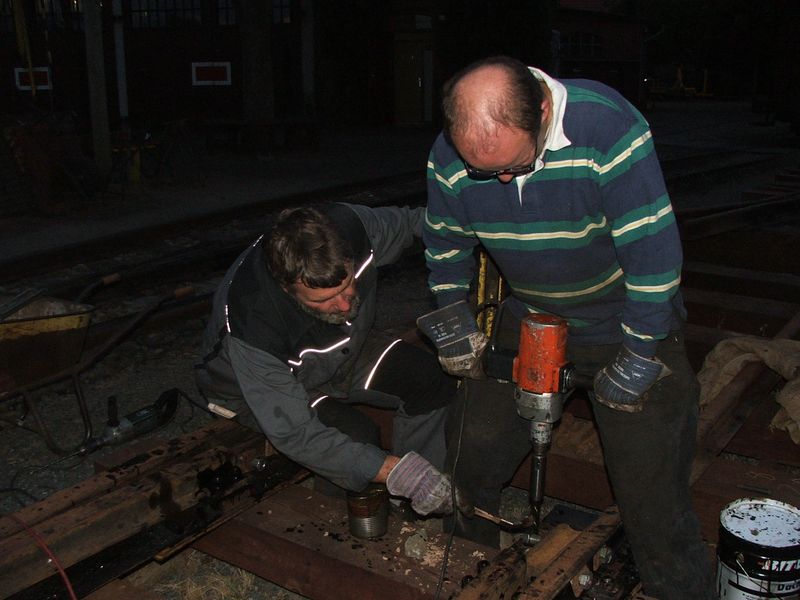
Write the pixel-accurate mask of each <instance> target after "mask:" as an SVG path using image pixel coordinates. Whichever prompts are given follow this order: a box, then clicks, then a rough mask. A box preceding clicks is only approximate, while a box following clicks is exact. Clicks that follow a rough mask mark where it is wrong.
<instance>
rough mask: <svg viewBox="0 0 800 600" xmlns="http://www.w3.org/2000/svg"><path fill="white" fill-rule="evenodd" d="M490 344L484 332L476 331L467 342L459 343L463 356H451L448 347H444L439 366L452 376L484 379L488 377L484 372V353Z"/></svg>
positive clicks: (440, 353)
mask: <svg viewBox="0 0 800 600" xmlns="http://www.w3.org/2000/svg"><path fill="white" fill-rule="evenodd" d="M466 342H468V344H467V343H466ZM488 344H489V338H487V337H486V335H485V334H484V333H483V332H481V331H476V332H475V333H472V334H470V335H469V336H468V337H467V339H466V340H461V341H460V342H459V346H460V349H461V350H462V351H463V354H458V355H456V356H449V354H450V352H448V347H447V346H443V347H442V348H441V350H440V351H439V356H438V358H439V364H440V365H442V368H443V369H444V370H445V372H447V373H450V375H455V376H456V377H469V378H471V379H483V378H485V377H486V374H485V373H484V371H483V353H484V351H485V350H486V346H487V345H488ZM465 346H467V347H465Z"/></svg>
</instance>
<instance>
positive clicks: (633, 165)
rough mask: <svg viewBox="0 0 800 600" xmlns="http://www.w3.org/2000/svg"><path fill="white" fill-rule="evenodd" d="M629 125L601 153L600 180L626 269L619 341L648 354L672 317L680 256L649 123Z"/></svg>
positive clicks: (614, 235) (661, 337) (631, 123)
mask: <svg viewBox="0 0 800 600" xmlns="http://www.w3.org/2000/svg"><path fill="white" fill-rule="evenodd" d="M627 124H628V125H629V127H628V129H627V130H624V131H622V132H621V135H620V136H619V140H618V142H617V143H616V144H615V145H614V146H613V147H612V148H611V149H610V151H609V152H607V154H606V155H605V156H603V157H600V160H601V161H602V162H601V164H602V167H601V168H600V176H599V179H600V187H601V196H602V202H603V210H604V212H605V214H606V217H607V218H608V220H609V224H610V227H611V236H612V239H613V242H614V247H615V249H616V252H617V260H618V261H619V264H620V267H621V268H622V271H623V274H624V281H625V293H626V296H625V303H624V306H623V313H622V322H621V327H622V331H623V336H624V337H623V343H624V344H625V346H627V347H628V348H629V349H630V350H632V351H633V352H635V353H636V354H640V355H642V356H647V357H650V356H653V355H655V351H656V347H657V344H658V340H661V339H664V338H665V337H666V336H667V334H668V333H669V330H670V326H671V324H672V322H673V320H674V313H675V309H674V306H673V300H674V299H675V297H676V294H677V293H678V288H679V284H680V273H681V263H682V260H683V255H682V250H681V242H680V237H679V234H678V228H677V224H676V222H675V214H674V213H673V210H672V204H671V202H670V198H669V195H668V193H667V190H666V185H665V183H664V177H663V174H662V172H661V167H660V165H659V162H658V158H657V156H656V151H655V146H654V144H653V139H652V135H651V132H650V129H649V126H648V124H647V122H646V121H645V120H644V118H643V117H641V115H639V116H638V119H637V120H634V121H632V122H631V121H627Z"/></svg>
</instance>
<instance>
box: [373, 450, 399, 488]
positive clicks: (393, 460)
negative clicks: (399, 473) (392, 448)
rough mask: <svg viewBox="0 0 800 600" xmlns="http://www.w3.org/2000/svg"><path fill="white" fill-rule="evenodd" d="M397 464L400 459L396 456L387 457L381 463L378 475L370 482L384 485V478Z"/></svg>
mask: <svg viewBox="0 0 800 600" xmlns="http://www.w3.org/2000/svg"><path fill="white" fill-rule="evenodd" d="M399 462H400V458H399V457H398V456H392V455H391V454H390V455H388V456H387V457H386V459H385V460H384V461H383V464H382V465H381V468H380V469H379V470H378V474H377V475H375V478H374V479H373V480H372V481H374V482H375V483H386V478H387V477H388V476H389V473H390V472H391V470H392V469H394V467H395V465H396V464H397V463H399Z"/></svg>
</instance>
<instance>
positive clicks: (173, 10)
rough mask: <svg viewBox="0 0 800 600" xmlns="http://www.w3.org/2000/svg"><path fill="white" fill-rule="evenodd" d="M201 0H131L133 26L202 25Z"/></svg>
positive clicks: (173, 26)
mask: <svg viewBox="0 0 800 600" xmlns="http://www.w3.org/2000/svg"><path fill="white" fill-rule="evenodd" d="M200 1H201V0H130V2H131V27H133V28H135V29H158V28H167V27H169V28H179V27H193V26H195V25H200V22H201V18H200Z"/></svg>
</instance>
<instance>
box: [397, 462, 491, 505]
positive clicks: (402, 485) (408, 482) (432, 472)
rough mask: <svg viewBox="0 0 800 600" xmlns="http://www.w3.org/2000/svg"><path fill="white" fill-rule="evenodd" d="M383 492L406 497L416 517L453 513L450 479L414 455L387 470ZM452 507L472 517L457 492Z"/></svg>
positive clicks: (467, 503) (466, 503)
mask: <svg viewBox="0 0 800 600" xmlns="http://www.w3.org/2000/svg"><path fill="white" fill-rule="evenodd" d="M386 489H387V490H389V493H390V494H392V495H393V496H402V497H403V498H408V499H409V500H410V501H411V508H413V509H414V511H415V512H417V513H419V514H420V515H430V514H446V515H449V514H451V513H452V512H453V492H452V486H451V484H450V478H449V477H448V476H447V475H445V474H443V473H442V472H441V471H439V470H438V469H437V468H436V467H434V466H433V465H432V464H431V463H429V462H428V461H427V460H425V459H424V458H422V457H421V456H420V455H419V454H417V453H416V452H409V453H408V454H406V455H405V456H403V458H401V459H400V462H398V463H397V464H396V465H395V466H394V468H393V469H392V470H391V471H389V476H388V477H387V478H386ZM456 504H457V506H458V509H459V510H460V511H461V512H462V513H464V514H466V515H468V516H472V515H473V514H474V511H475V509H474V507H473V506H472V505H471V504H470V503H469V502H467V501H466V500H465V499H464V498H463V497H462V495H461V494H460V493H459V492H458V491H456Z"/></svg>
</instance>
